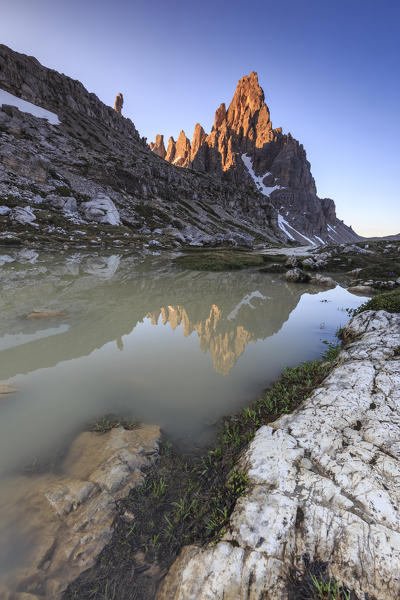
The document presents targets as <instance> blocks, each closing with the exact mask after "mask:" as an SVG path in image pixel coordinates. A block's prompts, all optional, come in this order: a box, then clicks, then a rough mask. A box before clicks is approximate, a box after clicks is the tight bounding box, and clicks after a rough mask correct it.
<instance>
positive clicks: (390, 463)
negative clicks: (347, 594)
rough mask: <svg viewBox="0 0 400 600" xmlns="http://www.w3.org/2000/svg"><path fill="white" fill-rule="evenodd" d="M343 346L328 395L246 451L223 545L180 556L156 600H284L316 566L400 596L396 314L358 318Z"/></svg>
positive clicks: (386, 596)
mask: <svg viewBox="0 0 400 600" xmlns="http://www.w3.org/2000/svg"><path fill="white" fill-rule="evenodd" d="M344 339H345V340H346V343H347V346H346V348H345V349H344V350H343V351H342V352H341V354H340V355H339V364H338V366H337V367H336V368H335V369H334V370H333V371H332V373H331V374H330V375H329V376H328V377H327V378H326V380H325V381H324V382H323V384H322V385H321V387H319V388H318V389H316V390H315V391H314V392H313V394H312V395H311V397H310V398H308V399H307V400H306V401H305V402H304V403H303V405H302V406H300V408H298V409H297V410H296V411H294V413H292V414H290V415H284V416H282V417H280V418H279V419H278V420H277V421H275V422H274V423H272V424H271V425H267V426H263V427H261V428H260V429H259V430H258V432H257V434H256V436H255V438H254V440H253V441H252V442H251V443H250V445H249V447H248V449H247V451H246V452H245V454H244V455H243V457H242V459H241V461H240V464H239V467H240V468H241V469H242V470H243V471H245V472H246V473H247V476H248V478H249V480H250V486H249V491H248V493H247V494H246V495H245V496H243V497H241V498H240V499H239V500H238V502H237V504H236V507H235V509H234V512H233V514H232V517H231V520H230V528H229V530H228V532H227V533H226V534H225V535H224V538H223V539H222V541H220V542H219V543H217V544H216V545H212V546H206V547H203V548H200V547H196V546H189V547H186V548H184V549H183V551H182V552H181V554H180V556H179V557H178V559H177V560H176V562H175V563H174V565H173V566H172V568H171V569H170V572H169V574H168V575H167V577H166V580H165V582H164V585H163V587H162V589H161V592H160V594H159V596H158V600H188V599H190V598H193V599H196V600H209V599H210V598H213V599H215V600H222V599H224V600H237V599H243V600H244V599H249V600H250V599H251V600H261V599H262V598H267V597H268V598H274V599H276V600H280V599H282V600H286V599H288V597H289V596H288V588H287V582H288V577H289V572H290V569H292V568H293V567H296V568H298V569H300V570H302V569H303V568H304V566H305V561H306V560H307V559H308V557H309V558H310V560H311V561H313V560H320V561H323V562H327V563H328V571H329V574H330V576H332V577H333V578H335V579H336V580H338V581H340V582H341V583H342V584H343V585H345V586H346V587H347V588H348V589H352V590H354V592H355V593H356V594H357V597H358V598H360V600H365V599H366V598H376V600H393V598H398V597H399V596H400V516H399V511H398V505H399V501H400V492H399V486H398V481H399V478H400V460H399V459H400V453H399V450H400V446H399V439H400V362H399V358H398V354H397V349H398V347H399V346H400V315H396V314H389V313H386V312H384V311H378V312H374V311H366V312H364V313H361V314H360V315H358V316H356V317H354V318H353V319H351V321H350V322H349V323H348V325H347V326H346V327H345V328H344Z"/></svg>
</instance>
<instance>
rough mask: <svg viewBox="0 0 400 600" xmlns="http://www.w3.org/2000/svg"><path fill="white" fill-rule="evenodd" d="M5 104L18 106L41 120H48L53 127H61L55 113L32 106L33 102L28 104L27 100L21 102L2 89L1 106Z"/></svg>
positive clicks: (0, 95) (0, 92)
mask: <svg viewBox="0 0 400 600" xmlns="http://www.w3.org/2000/svg"><path fill="white" fill-rule="evenodd" d="M3 104H10V105H11V106H16V107H17V108H19V110H20V111H22V112H26V113H29V114H30V115H33V116H34V117H39V118H40V119H47V120H48V121H49V123H51V124H52V125H60V120H59V118H58V117H57V115H56V114H55V113H53V112H50V111H49V110H46V109H45V108H41V107H40V106H36V104H32V103H31V102H27V101H26V100H21V98H17V96H14V95H13V94H10V93H9V92H6V91H5V90H1V89H0V105H3Z"/></svg>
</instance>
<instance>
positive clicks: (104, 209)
mask: <svg viewBox="0 0 400 600" xmlns="http://www.w3.org/2000/svg"><path fill="white" fill-rule="evenodd" d="M79 210H80V212H81V213H82V216H83V217H84V218H85V219H86V220H87V221H95V222H96V223H108V224H109V225H121V218H120V216H119V212H118V209H117V207H116V206H115V204H114V202H113V201H112V200H111V198H109V197H108V196H105V195H103V194H100V195H98V196H97V198H96V199H95V200H89V202H82V204H81V205H80V206H79Z"/></svg>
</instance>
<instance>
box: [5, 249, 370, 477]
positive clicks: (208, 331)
mask: <svg viewBox="0 0 400 600" xmlns="http://www.w3.org/2000/svg"><path fill="white" fill-rule="evenodd" d="M2 262H3V267H2V270H1V276H2V288H1V290H2V291H1V297H0V381H11V382H12V383H13V384H14V385H15V386H16V387H17V388H18V389H19V390H20V391H19V393H18V394H15V395H13V397H12V398H11V397H7V398H6V399H4V398H3V399H2V401H1V405H0V409H1V415H2V418H1V419H0V474H1V472H5V471H7V470H9V469H10V468H11V469H13V468H16V467H17V466H18V465H21V464H23V463H24V461H26V459H27V457H31V456H32V455H33V456H36V455H39V454H41V453H46V452H48V451H50V450H51V449H52V448H53V447H54V446H55V445H56V444H57V443H60V440H62V439H63V437H65V436H68V435H71V432H74V431H76V430H77V429H79V427H81V425H82V423H83V422H85V420H88V419H91V418H93V417H96V416H98V415H99V414H102V413H104V412H107V411H114V412H118V411H120V412H123V413H124V414H129V415H132V416H134V417H140V418H142V419H143V420H144V421H146V422H154V423H157V424H161V425H162V426H163V427H164V428H165V429H166V431H167V432H168V433H169V434H170V435H174V436H177V437H187V436H197V437H199V436H200V437H201V436H202V435H203V434H204V433H205V432H206V431H207V424H208V423H210V422H213V421H215V420H216V419H217V418H219V417H221V416H222V415H223V414H226V413H229V412H232V411H234V410H237V408H238V407H239V406H242V405H243V404H244V403H246V402H248V401H250V400H251V399H253V398H254V396H255V395H256V394H257V393H259V391H260V390H261V389H262V387H263V386H265V385H266V384H267V383H268V382H269V381H271V380H272V379H274V378H276V377H277V376H278V374H279V372H280V371H281V370H282V368H283V367H284V366H286V365H288V364H295V363H297V362H299V361H301V360H304V359H308V358H314V357H316V356H318V355H319V354H320V353H321V351H322V350H323V348H324V347H323V344H322V340H323V339H325V340H327V339H328V340H329V339H331V338H332V337H333V335H334V332H335V330H336V328H337V327H338V326H339V325H341V324H343V322H344V320H345V316H346V315H344V314H343V313H342V312H340V311H338V308H340V307H341V306H354V305H356V304H359V303H360V302H361V301H362V299H360V298H355V297H354V296H351V295H350V294H348V293H347V292H346V291H345V290H342V289H341V288H339V287H338V288H337V289H336V290H330V291H321V288H317V287H312V286H310V285H299V284H290V283H287V282H284V281H282V280H281V279H280V278H279V276H275V277H274V276H271V275H268V274H265V273H260V272H258V271H256V270H255V271H239V272H226V273H205V272H194V271H183V270H179V269H177V268H174V267H171V261H170V257H168V256H162V257H147V258H144V257H138V256H127V257H121V256H119V255H111V256H101V255H99V254H73V255H67V254H66V255H64V256H62V255H58V256H50V255H43V256H42V255H40V256H39V255H38V254H37V253H31V252H30V251H27V250H23V251H20V252H15V253H14V254H11V253H8V255H7V258H5V255H4V254H3V261H2ZM321 299H325V300H329V301H327V302H325V303H321V302H320V300H321ZM296 307H297V308H296ZM40 309H48V310H50V311H51V310H53V311H63V312H64V313H66V315H65V314H64V316H61V317H60V318H58V319H57V318H48V319H46V318H43V319H34V320H32V319H28V318H27V315H29V314H30V313H31V312H32V311H33V310H40ZM15 431H19V432H20V433H21V434H22V438H23V443H20V442H19V441H17V440H16V439H15V435H14V434H13V433H10V432H15ZM20 439H21V437H20ZM199 439H200V438H199ZM10 450H11V451H10Z"/></svg>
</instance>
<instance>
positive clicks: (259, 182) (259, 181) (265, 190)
mask: <svg viewBox="0 0 400 600" xmlns="http://www.w3.org/2000/svg"><path fill="white" fill-rule="evenodd" d="M242 161H243V162H244V165H245V167H246V169H247V170H248V172H249V173H250V175H251V178H252V179H253V181H254V183H255V184H256V186H257V189H258V191H259V192H261V193H262V194H264V196H267V197H268V198H269V196H270V195H271V194H272V192H274V191H275V190H281V189H283V188H282V186H281V185H273V186H266V185H264V184H263V179H264V178H265V177H266V176H267V175H271V173H270V172H268V173H264V175H261V176H257V175H256V174H255V173H254V170H253V164H252V162H251V158H250V157H249V156H246V154H242Z"/></svg>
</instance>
